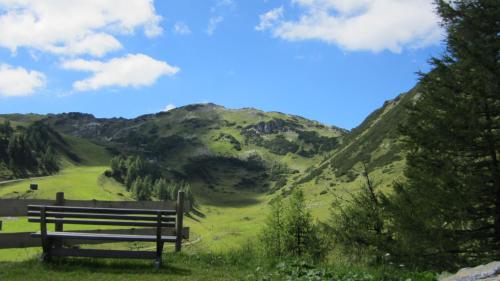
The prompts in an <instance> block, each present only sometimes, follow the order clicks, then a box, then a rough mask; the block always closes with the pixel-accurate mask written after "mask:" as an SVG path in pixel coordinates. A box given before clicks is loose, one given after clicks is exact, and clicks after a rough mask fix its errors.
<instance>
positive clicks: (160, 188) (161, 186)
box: [154, 178, 172, 201]
mask: <svg viewBox="0 0 500 281" xmlns="http://www.w3.org/2000/svg"><path fill="white" fill-rule="evenodd" d="M154 193H155V195H156V197H157V198H158V199H159V200H162V201H166V200H172V198H171V197H170V191H169V189H168V183H167V181H166V180H165V179H163V178H160V179H158V180H157V181H156V182H155V184H154Z"/></svg>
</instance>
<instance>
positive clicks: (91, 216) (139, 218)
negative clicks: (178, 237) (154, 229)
mask: <svg viewBox="0 0 500 281" xmlns="http://www.w3.org/2000/svg"><path fill="white" fill-rule="evenodd" d="M28 216H30V217H37V216H40V212H39V211H28ZM46 216H47V217H57V218H80V219H113V220H136V221H156V219H157V218H156V216H130V215H119V214H117V215H109V214H87V213H68V212H53V211H49V212H46ZM162 221H166V222H173V221H175V217H165V216H164V217H162Z"/></svg>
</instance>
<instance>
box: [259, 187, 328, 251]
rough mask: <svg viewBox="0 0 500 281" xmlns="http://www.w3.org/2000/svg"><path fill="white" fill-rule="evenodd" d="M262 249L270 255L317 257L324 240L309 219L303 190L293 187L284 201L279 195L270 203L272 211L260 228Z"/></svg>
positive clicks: (323, 247)
mask: <svg viewBox="0 0 500 281" xmlns="http://www.w3.org/2000/svg"><path fill="white" fill-rule="evenodd" d="M262 239H263V242H264V246H265V252H266V254H267V255H268V256H270V257H278V258H280V257H283V256H289V257H309V258H313V259H320V258H322V257H323V256H324V254H325V253H326V249H327V246H326V243H325V242H326V241H325V239H322V237H321V231H320V228H319V227H318V226H317V225H315V224H314V223H313V221H312V216H311V213H310V212H309V211H308V210H307V206H306V203H305V198H304V193H303V192H302V191H301V190H299V189H296V190H294V191H293V192H292V194H291V196H290V198H289V199H288V200H287V201H286V203H285V204H283V202H282V201H281V199H280V198H276V199H274V201H273V202H272V203H271V213H270V214H269V217H268V219H267V221H266V225H265V227H264V229H263V232H262Z"/></svg>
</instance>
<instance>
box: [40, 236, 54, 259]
mask: <svg viewBox="0 0 500 281" xmlns="http://www.w3.org/2000/svg"><path fill="white" fill-rule="evenodd" d="M52 243H53V241H52V238H46V239H45V241H42V249H43V252H42V261H43V262H49V261H50V260H51V258H52V257H51V253H50V252H51V250H52Z"/></svg>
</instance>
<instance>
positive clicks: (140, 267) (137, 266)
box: [12, 258, 192, 276]
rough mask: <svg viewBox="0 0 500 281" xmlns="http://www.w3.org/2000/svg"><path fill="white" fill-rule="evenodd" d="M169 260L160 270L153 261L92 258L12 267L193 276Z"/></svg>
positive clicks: (38, 262) (35, 262) (60, 270)
mask: <svg viewBox="0 0 500 281" xmlns="http://www.w3.org/2000/svg"><path fill="white" fill-rule="evenodd" d="M169 262H171V261H169V260H168V259H167V260H165V259H164V260H163V265H162V267H161V268H160V269H155V268H154V265H153V261H140V260H139V261H130V260H114V259H112V260H110V259H90V258H54V259H53V260H52V261H50V262H46V263H44V262H42V261H40V260H39V259H33V260H29V261H26V262H21V263H12V265H14V264H15V265H17V266H23V265H22V264H23V263H24V264H25V266H26V268H30V267H32V266H39V267H40V268H43V269H44V270H47V271H54V272H75V271H86V272H92V273H107V274H146V275H154V274H162V275H178V276H189V275H192V271H191V270H190V269H186V268H181V267H178V266H174V265H172V264H169Z"/></svg>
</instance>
